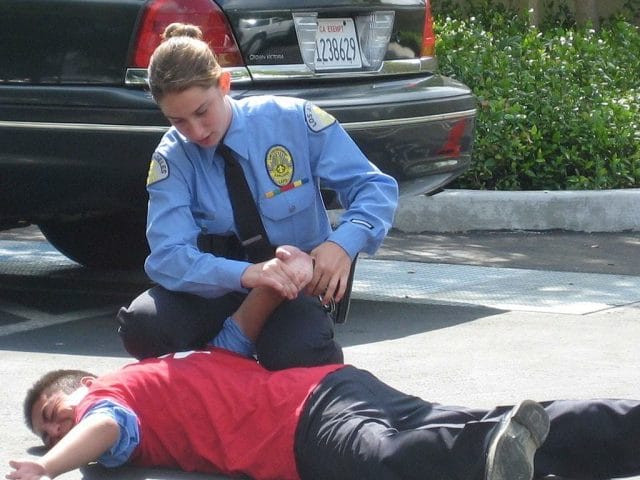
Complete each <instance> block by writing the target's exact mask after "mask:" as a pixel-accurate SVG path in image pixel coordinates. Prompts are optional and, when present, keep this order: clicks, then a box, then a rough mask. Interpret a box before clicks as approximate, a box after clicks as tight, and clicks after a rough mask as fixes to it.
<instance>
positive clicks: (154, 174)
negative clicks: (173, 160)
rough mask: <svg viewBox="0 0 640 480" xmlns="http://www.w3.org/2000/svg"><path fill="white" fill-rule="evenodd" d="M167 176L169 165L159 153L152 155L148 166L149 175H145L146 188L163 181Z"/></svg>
mask: <svg viewBox="0 0 640 480" xmlns="http://www.w3.org/2000/svg"><path fill="white" fill-rule="evenodd" d="M168 176H169V164H168V163H167V161H166V160H165V159H164V157H163V156H162V155H160V154H159V153H154V154H153V156H152V157H151V164H150V165H149V174H148V175H147V187H148V186H149V185H151V184H154V183H156V182H159V181H160V180H164V179H165V178H167V177H168Z"/></svg>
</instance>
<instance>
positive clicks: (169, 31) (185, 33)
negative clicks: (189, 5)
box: [162, 23, 202, 40]
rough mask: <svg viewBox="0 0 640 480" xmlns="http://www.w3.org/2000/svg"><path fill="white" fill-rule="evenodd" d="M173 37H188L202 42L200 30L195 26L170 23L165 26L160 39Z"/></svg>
mask: <svg viewBox="0 0 640 480" xmlns="http://www.w3.org/2000/svg"><path fill="white" fill-rule="evenodd" d="M174 37H190V38H196V39H198V40H202V30H200V27H198V26H197V25H189V24H186V23H172V24H170V25H167V28H165V29H164V33H163V34H162V39H163V40H167V39H169V38H174Z"/></svg>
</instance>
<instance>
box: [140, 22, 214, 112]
mask: <svg viewBox="0 0 640 480" xmlns="http://www.w3.org/2000/svg"><path fill="white" fill-rule="evenodd" d="M162 39H163V41H162V43H161V44H160V45H159V46H158V48H156V49H155V51H154V52H153V55H151V60H150V62H149V88H150V89H151V95H153V98H154V99H155V101H156V102H158V101H160V100H162V97H164V95H166V94H167V93H175V92H182V91H184V90H186V89H188V88H190V87H194V86H198V87H203V88H209V87H213V86H217V85H218V81H219V79H220V75H221V74H222V68H221V67H220V64H218V61H217V60H216V56H215V54H214V53H213V51H212V50H211V48H210V47H209V45H208V44H207V43H206V42H204V41H203V40H202V30H200V27H197V26H195V25H188V24H184V23H172V24H171V25H169V26H167V28H165V30H164V33H163V34H162Z"/></svg>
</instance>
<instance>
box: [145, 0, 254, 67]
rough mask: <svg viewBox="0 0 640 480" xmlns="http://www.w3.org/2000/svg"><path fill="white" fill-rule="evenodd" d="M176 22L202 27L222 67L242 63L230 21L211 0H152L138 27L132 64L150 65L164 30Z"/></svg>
mask: <svg viewBox="0 0 640 480" xmlns="http://www.w3.org/2000/svg"><path fill="white" fill-rule="evenodd" d="M174 22H181V23H190V24H193V25H197V26H199V27H200V29H201V30H202V34H203V37H204V38H203V39H204V41H205V42H207V43H208V44H209V45H210V46H211V48H212V49H213V51H214V52H215V53H216V55H217V57H218V62H219V63H220V65H221V66H222V67H234V66H241V65H243V62H242V56H241V55H240V50H239V49H238V44H237V43H236V40H235V38H234V37H233V34H232V33H231V28H230V26H229V23H228V22H227V19H226V17H225V16H224V13H223V12H222V10H220V8H219V7H218V6H217V5H216V4H215V3H213V2H212V1H211V0H152V1H151V2H149V3H148V4H147V6H146V10H145V12H144V14H143V17H142V23H141V25H140V28H139V30H138V36H137V38H136V42H135V47H134V50H133V58H132V62H133V65H132V67H134V68H147V67H148V66H149V59H150V58H151V54H152V53H153V51H154V50H155V49H156V47H157V46H158V45H159V44H160V42H161V41H162V39H161V35H162V32H164V29H165V27H166V26H167V25H169V24H171V23H174Z"/></svg>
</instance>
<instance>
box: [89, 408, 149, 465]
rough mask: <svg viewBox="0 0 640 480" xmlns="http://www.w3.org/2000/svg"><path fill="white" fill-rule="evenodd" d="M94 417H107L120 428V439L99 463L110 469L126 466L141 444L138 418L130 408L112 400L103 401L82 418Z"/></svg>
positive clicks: (103, 455) (99, 459)
mask: <svg viewBox="0 0 640 480" xmlns="http://www.w3.org/2000/svg"><path fill="white" fill-rule="evenodd" d="M92 415H106V416H108V417H109V418H112V419H113V420H114V421H115V422H116V423H117V424H118V426H119V427H120V437H119V438H118V440H117V441H116V443H114V444H113V446H112V447H111V448H110V449H109V450H108V451H107V452H105V453H104V454H102V456H101V457H100V458H98V463H100V464H102V465H104V466H105V467H109V468H112V467H119V466H121V465H124V464H125V463H126V462H127V460H129V458H130V457H131V454H132V453H133V451H134V450H135V449H136V447H137V446H138V444H139V443H140V429H139V428H138V416H137V415H136V414H135V413H133V412H132V411H131V410H129V409H128V408H124V407H121V406H120V405H118V404H117V403H114V402H112V401H111V400H102V401H100V402H98V403H96V404H95V405H93V406H92V407H91V408H89V410H87V412H86V413H85V415H84V417H82V418H83V419H84V418H87V417H89V416H92Z"/></svg>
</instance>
